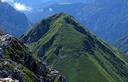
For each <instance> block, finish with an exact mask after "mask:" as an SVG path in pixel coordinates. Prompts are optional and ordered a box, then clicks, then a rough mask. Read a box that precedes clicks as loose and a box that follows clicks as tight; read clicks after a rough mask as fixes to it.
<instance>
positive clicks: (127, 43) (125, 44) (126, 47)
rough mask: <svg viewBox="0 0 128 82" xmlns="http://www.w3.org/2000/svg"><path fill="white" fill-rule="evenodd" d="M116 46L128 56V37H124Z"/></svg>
mask: <svg viewBox="0 0 128 82" xmlns="http://www.w3.org/2000/svg"><path fill="white" fill-rule="evenodd" d="M116 46H117V47H118V48H119V49H120V50H121V51H122V52H124V53H125V54H126V55H127V54H128V35H126V36H124V37H123V38H121V39H120V40H119V41H117V43H116Z"/></svg>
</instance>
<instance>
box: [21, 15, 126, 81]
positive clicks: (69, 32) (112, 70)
mask: <svg viewBox="0 0 128 82" xmlns="http://www.w3.org/2000/svg"><path fill="white" fill-rule="evenodd" d="M21 40H22V41H23V42H25V43H26V44H28V45H29V48H30V49H31V50H32V51H33V56H34V58H39V59H41V60H42V61H45V62H47V63H48V64H49V65H51V66H52V67H53V68H55V69H57V70H59V71H60V72H61V73H62V74H63V75H64V76H65V77H66V80H67V82H127V81H128V78H127V77H128V64H127V62H126V61H125V60H124V58H123V55H122V54H121V53H120V52H119V51H118V49H116V48H114V47H112V46H110V45H108V44H106V43H105V42H104V41H102V40H101V39H99V38H98V37H97V36H95V35H94V34H92V33H91V32H90V31H89V30H87V29H84V27H83V26H82V25H81V24H80V23H79V22H78V21H76V20H75V18H74V17H72V16H70V15H68V14H65V13H60V14H56V15H54V16H51V17H48V18H46V19H44V20H42V21H41V22H39V23H37V24H36V25H35V26H33V28H32V29H30V30H29V31H28V32H27V33H25V34H24V35H23V36H22V38H21Z"/></svg>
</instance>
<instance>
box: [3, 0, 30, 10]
mask: <svg viewBox="0 0 128 82" xmlns="http://www.w3.org/2000/svg"><path fill="white" fill-rule="evenodd" d="M1 2H7V3H9V4H10V5H11V6H13V7H14V8H15V9H16V10H18V11H23V12H24V11H31V10H32V8H31V7H29V6H27V5H25V4H22V3H20V2H16V1H15V0H1Z"/></svg>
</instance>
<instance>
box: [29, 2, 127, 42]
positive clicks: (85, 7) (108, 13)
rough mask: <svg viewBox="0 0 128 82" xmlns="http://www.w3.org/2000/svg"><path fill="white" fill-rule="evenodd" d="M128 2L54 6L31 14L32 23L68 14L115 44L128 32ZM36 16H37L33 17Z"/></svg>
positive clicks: (59, 4)
mask: <svg viewBox="0 0 128 82" xmlns="http://www.w3.org/2000/svg"><path fill="white" fill-rule="evenodd" d="M127 8H128V6H127V0H116V1H115V0H112V1H111V0H102V1H101V0H96V1H95V2H93V3H78V2H77V3H72V4H61V3H58V4H53V5H50V6H48V7H45V8H44V7H42V9H41V8H40V10H39V9H38V11H37V12H34V13H32V14H31V13H29V15H27V16H29V18H30V19H31V20H32V21H34V22H35V21H39V20H40V19H42V18H46V17H48V16H51V15H53V14H55V13H59V12H66V13H69V14H71V15H72V16H74V17H75V18H77V19H78V20H79V21H80V22H81V23H82V24H83V25H84V26H87V27H88V28H89V29H90V30H92V31H93V32H95V33H96V34H97V35H98V36H100V37H101V38H102V39H104V40H106V41H108V42H109V43H114V42H115V41H116V40H117V39H118V38H119V37H121V36H122V35H124V34H125V33H126V32H127V31H128V28H127V26H128V23H127V22H128V16H127V13H128V10H127ZM33 15H35V16H33Z"/></svg>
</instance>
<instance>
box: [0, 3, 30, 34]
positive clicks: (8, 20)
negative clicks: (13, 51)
mask: <svg viewBox="0 0 128 82" xmlns="http://www.w3.org/2000/svg"><path fill="white" fill-rule="evenodd" d="M29 25H30V21H29V20H28V19H27V17H26V16H25V14H24V13H21V12H19V11H17V10H15V9H14V8H13V7H11V6H10V5H9V4H8V3H2V2H1V1H0V29H2V30H4V31H5V32H7V33H9V34H12V35H16V36H20V35H22V34H23V33H24V32H25V31H26V30H27V29H28V27H29Z"/></svg>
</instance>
